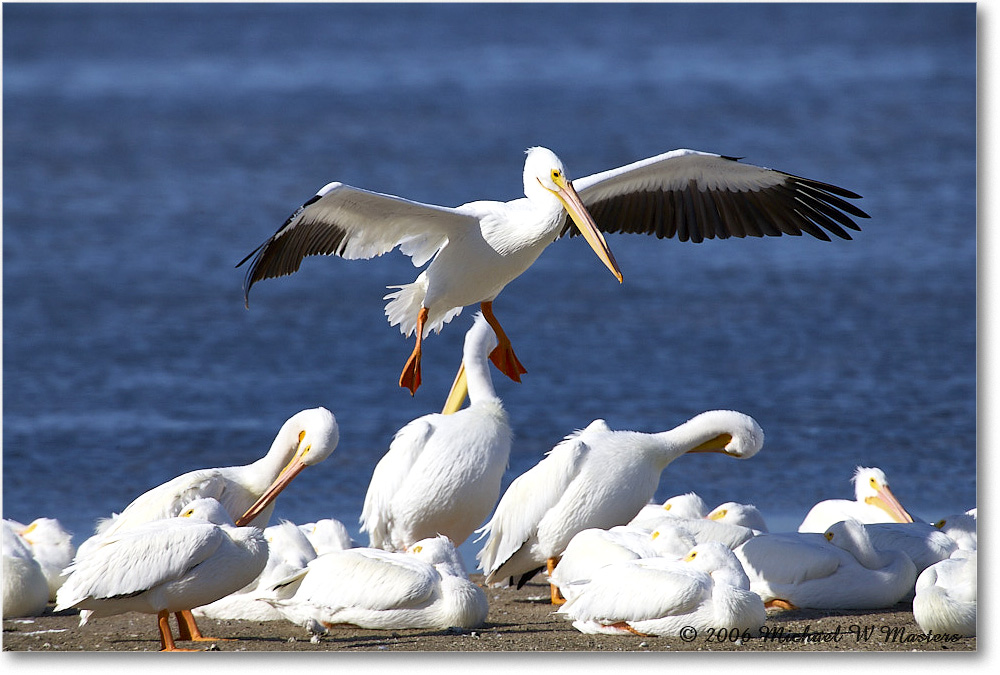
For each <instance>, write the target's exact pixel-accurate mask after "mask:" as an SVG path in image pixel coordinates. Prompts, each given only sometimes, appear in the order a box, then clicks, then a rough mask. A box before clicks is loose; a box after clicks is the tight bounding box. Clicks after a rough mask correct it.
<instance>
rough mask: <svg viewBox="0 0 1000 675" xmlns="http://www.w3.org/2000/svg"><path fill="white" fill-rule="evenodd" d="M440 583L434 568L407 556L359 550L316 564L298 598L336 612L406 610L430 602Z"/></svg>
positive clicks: (332, 555)
mask: <svg viewBox="0 0 1000 675" xmlns="http://www.w3.org/2000/svg"><path fill="white" fill-rule="evenodd" d="M439 580H440V575H439V574H438V573H437V571H436V570H435V569H434V568H433V567H432V566H431V565H428V564H427V563H424V562H422V561H419V560H415V559H410V557H409V556H407V555H406V554H401V553H389V552H387V551H380V550H377V549H361V548H355V549H348V550H345V551H333V552H331V553H326V554H324V555H321V556H319V557H317V558H316V559H315V560H312V561H311V562H310V563H309V566H308V574H307V577H306V578H305V579H303V581H302V585H301V586H299V589H298V591H297V592H296V597H297V598H299V599H301V600H303V601H305V602H308V603H310V604H313V605H317V606H321V607H327V608H332V609H339V608H342V607H358V608H364V609H369V610H379V611H383V610H390V609H402V608H407V607H418V606H420V605H422V604H423V603H425V602H427V601H428V600H429V599H430V598H431V596H432V595H433V593H434V589H435V587H436V585H437V583H438V581H439Z"/></svg>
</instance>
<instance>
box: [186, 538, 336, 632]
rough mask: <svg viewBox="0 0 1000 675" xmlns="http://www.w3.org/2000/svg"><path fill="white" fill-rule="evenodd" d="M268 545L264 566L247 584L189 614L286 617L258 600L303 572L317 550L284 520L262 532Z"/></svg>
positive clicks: (256, 618) (252, 618)
mask: <svg viewBox="0 0 1000 675" xmlns="http://www.w3.org/2000/svg"><path fill="white" fill-rule="evenodd" d="M264 539H265V540H266V541H267V564H265V565H264V569H263V570H262V571H261V573H260V574H258V575H257V577H256V578H255V579H254V580H253V581H251V582H250V583H249V584H247V585H246V586H244V587H243V588H241V589H239V590H238V591H233V592H232V593H230V594H229V595H227V596H225V597H222V598H219V599H218V600H216V601H215V602H212V603H209V604H207V605H202V606H201V607H197V608H195V609H193V610H192V611H191V613H192V614H194V615H195V616H205V617H208V618H210V619H239V620H244V621H283V620H284V619H285V616H284V615H283V614H282V613H281V612H279V611H278V610H276V609H275V608H274V607H273V606H271V605H270V604H269V603H267V602H264V601H263V600H261V598H265V597H268V598H269V597H271V587H273V586H274V584H276V583H278V582H279V581H281V580H283V579H287V578H288V577H289V576H291V575H292V574H295V573H296V572H299V571H300V570H303V569H305V567H306V565H308V564H309V561H311V560H313V559H315V558H316V550H315V549H314V548H313V546H312V544H311V543H310V542H309V539H308V538H307V537H306V534H305V532H303V531H302V530H301V529H300V528H299V526H298V525H296V524H295V523H292V522H289V521H287V520H283V521H281V522H280V523H278V524H277V525H271V526H269V527H267V528H266V529H265V530H264Z"/></svg>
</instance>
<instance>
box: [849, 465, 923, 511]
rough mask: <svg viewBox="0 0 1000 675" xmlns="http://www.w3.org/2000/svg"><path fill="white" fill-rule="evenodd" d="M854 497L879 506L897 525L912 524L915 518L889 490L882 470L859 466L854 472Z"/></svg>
mask: <svg viewBox="0 0 1000 675" xmlns="http://www.w3.org/2000/svg"><path fill="white" fill-rule="evenodd" d="M853 480H854V496H855V498H856V499H857V500H858V501H859V502H864V503H865V504H870V505H872V506H877V507H878V508H880V509H882V510H883V511H885V512H886V513H888V514H889V517H890V518H892V520H893V521H894V522H897V523H912V522H913V518H912V517H911V516H910V514H909V513H907V512H906V509H904V508H903V505H902V504H900V503H899V500H898V499H896V496H895V495H894V494H892V490H890V489H889V481H888V480H887V479H886V477H885V473H883V472H882V470H881V469H878V468H875V467H862V466H859V467H858V468H857V469H856V470H855V472H854V479H853Z"/></svg>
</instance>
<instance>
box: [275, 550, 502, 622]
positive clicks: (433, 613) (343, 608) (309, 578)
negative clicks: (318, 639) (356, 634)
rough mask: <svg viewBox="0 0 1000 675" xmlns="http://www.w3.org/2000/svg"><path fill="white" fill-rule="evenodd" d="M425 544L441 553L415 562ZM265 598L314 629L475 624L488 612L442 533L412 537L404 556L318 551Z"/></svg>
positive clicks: (477, 588)
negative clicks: (427, 537)
mask: <svg viewBox="0 0 1000 675" xmlns="http://www.w3.org/2000/svg"><path fill="white" fill-rule="evenodd" d="M424 547H427V548H428V550H429V552H430V549H433V548H437V549H439V551H440V550H443V551H446V553H444V554H442V555H434V554H433V553H432V556H433V557H427V558H426V559H422V557H421V554H422V553H423V549H424ZM432 561H433V562H432ZM270 602H271V603H272V604H273V605H274V606H275V607H276V608H277V609H278V610H279V611H280V612H282V613H283V614H284V615H285V617H286V618H287V619H288V620H289V621H291V622H293V623H296V624H298V625H300V626H303V627H304V628H307V629H308V630H310V631H311V632H313V633H323V632H326V631H327V630H328V629H329V628H332V627H334V626H337V625H340V624H350V625H354V626H359V627H361V628H371V629H393V628H397V629H402V628H436V629H444V628H449V627H452V626H455V627H462V628H475V627H477V626H481V625H482V624H483V623H484V622H485V621H486V615H487V613H488V612H489V606H488V604H487V601H486V595H485V594H484V593H483V591H482V589H480V588H479V587H478V586H476V585H475V584H474V583H472V582H471V581H469V579H468V577H467V575H466V574H465V570H464V569H463V568H462V565H461V560H460V558H458V553H457V551H455V549H454V547H453V546H452V545H451V543H450V542H448V540H447V538H445V537H437V538H435V539H431V540H423V541H421V542H417V544H415V545H414V546H413V547H412V548H411V552H408V553H393V552H390V551H383V550H381V549H373V548H352V549H347V550H344V551H333V552H330V553H327V554H324V555H321V556H319V557H317V558H316V559H315V560H313V561H312V562H310V563H309V565H308V566H307V567H306V569H305V570H303V571H302V572H300V573H298V574H296V575H294V576H293V577H291V578H289V579H286V580H285V581H284V582H282V583H281V584H278V585H277V586H276V587H275V589H274V597H273V599H271V600H270Z"/></svg>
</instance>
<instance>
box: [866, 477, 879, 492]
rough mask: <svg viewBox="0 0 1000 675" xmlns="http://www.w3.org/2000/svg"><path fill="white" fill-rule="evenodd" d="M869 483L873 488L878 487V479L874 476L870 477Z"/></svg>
mask: <svg viewBox="0 0 1000 675" xmlns="http://www.w3.org/2000/svg"><path fill="white" fill-rule="evenodd" d="M868 484H869V485H871V486H872V487H873V488H875V489H878V481H877V480H875V479H874V478H869V479H868Z"/></svg>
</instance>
